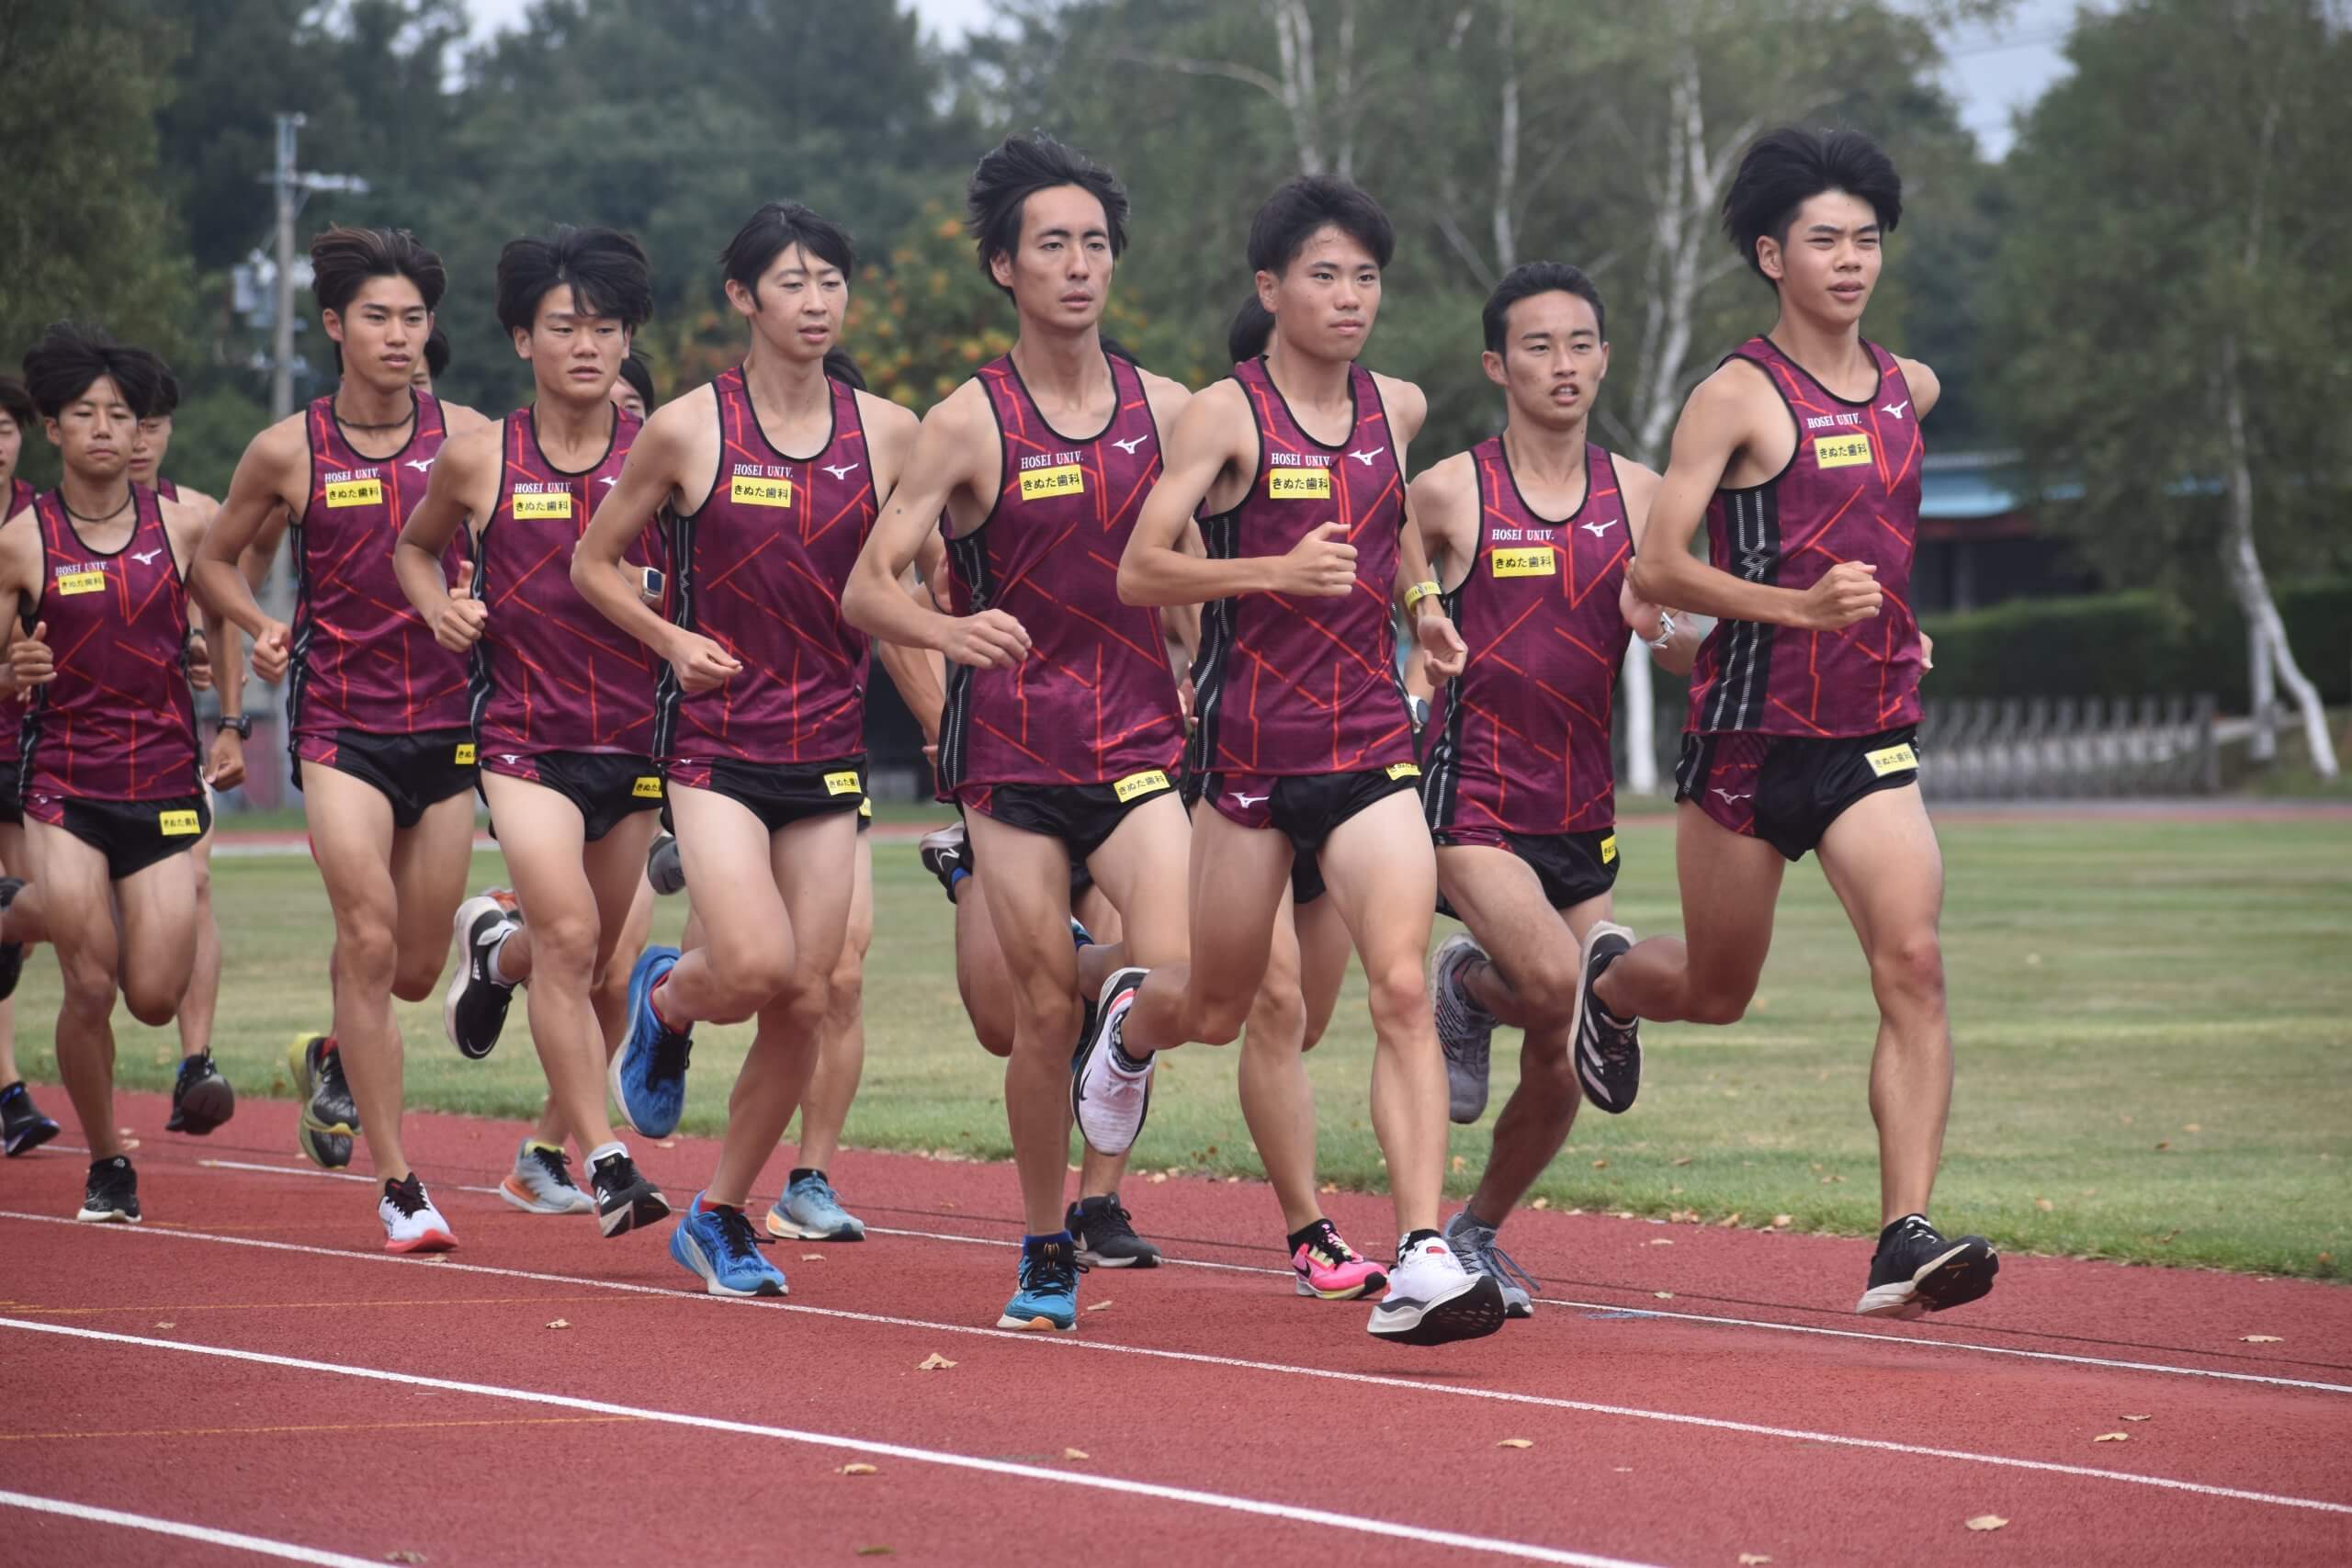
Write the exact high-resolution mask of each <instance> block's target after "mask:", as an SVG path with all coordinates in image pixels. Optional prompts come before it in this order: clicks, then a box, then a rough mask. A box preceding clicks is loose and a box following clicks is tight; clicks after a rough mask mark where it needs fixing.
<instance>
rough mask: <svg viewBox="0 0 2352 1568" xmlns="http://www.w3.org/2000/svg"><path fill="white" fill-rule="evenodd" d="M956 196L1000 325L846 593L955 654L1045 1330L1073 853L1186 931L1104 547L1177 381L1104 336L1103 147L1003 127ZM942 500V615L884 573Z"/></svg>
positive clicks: (1022, 1323) (1072, 981)
mask: <svg viewBox="0 0 2352 1568" xmlns="http://www.w3.org/2000/svg"><path fill="white" fill-rule="evenodd" d="M965 208H966V214H967V227H968V228H969V229H970V231H971V232H972V234H973V235H974V238H975V240H976V242H977V243H976V248H977V251H978V260H979V265H980V268H981V271H982V272H983V273H984V274H985V275H986V276H988V277H989V281H991V282H992V283H994V284H995V285H996V286H997V288H1000V289H1001V290H1002V291H1003V292H1004V294H1005V295H1006V297H1007V298H1009V299H1011V300H1012V303H1013V307H1014V310H1015V312H1016V313H1017V315H1018V317H1019V321H1020V327H1019V332H1018V333H1017V335H1016V337H1015V340H1014V343H1013V346H1012V352H1011V353H1010V354H1007V355H1003V356H1002V357H1001V358H999V359H997V360H995V361H993V362H991V363H989V364H988V365H985V366H982V367H980V370H979V373H978V375H977V376H975V377H973V378H972V379H970V380H968V381H967V382H965V383H964V384H963V385H962V386H960V387H958V388H957V389H956V390H955V391H953V392H951V393H950V394H949V395H948V396H947V398H946V399H945V400H943V401H942V402H941V403H940V404H939V405H938V406H937V407H936V408H934V409H933V410H932V411H931V412H930V413H928V414H927V415H925V416H924V419H923V434H922V441H921V443H920V444H919V445H918V446H917V448H916V451H915V455H914V457H913V459H912V460H911V462H910V465H909V468H908V473H907V477H906V479H905V481H904V482H903V483H902V484H901V485H900V487H899V491H897V493H895V494H894V495H893V496H892V498H891V502H890V505H889V507H888V510H887V512H886V513H884V516H883V520H882V523H881V525H879V526H878V527H877V528H876V530H875V537H874V539H873V541H872V542H871V543H869V544H868V545H867V547H866V550H865V555H864V556H863V557H861V558H860V559H859V561H858V566H857V573H856V577H855V579H854V581H853V582H852V584H851V587H850V591H849V594H848V597H847V600H846V602H845V608H846V610H847V612H848V614H849V615H850V616H851V617H852V618H853V619H854V621H855V622H856V623H857V624H858V625H860V626H864V627H865V628H866V629H867V630H869V631H871V632H872V633H873V634H874V635H875V636H876V637H882V638H884V639H885V640H888V641H890V642H895V643H899V644H901V645H905V646H910V647H921V648H926V649H936V650H937V651H938V652H940V653H941V654H943V655H944V656H945V657H946V658H947V659H948V660H951V661H952V662H953V666H954V668H953V669H952V670H951V671H950V673H949V675H948V681H947V693H946V712H945V716H944V721H943V722H942V724H941V726H940V740H939V762H940V767H939V773H940V784H941V787H942V789H943V790H944V791H945V792H947V793H949V794H951V795H953V796H954V797H955V799H956V803H957V805H958V807H960V808H961V810H962V811H963V814H964V818H965V822H966V825H967V829H968V832H969V834H970V840H969V842H970V847H971V850H972V852H973V853H974V855H975V856H976V857H977V859H978V862H979V863H981V864H982V865H984V866H985V867H986V868H987V875H986V877H985V878H984V880H983V881H982V883H981V888H980V890H981V893H982V896H983V897H984V898H985V899H986V901H987V905H988V914H989V924H990V926H991V927H992V928H993V929H994V931H995V933H996V945H997V949H998V951H999V953H1001V957H1002V963H1003V967H1004V969H1005V970H1006V972H1008V973H1009V974H1010V975H1011V976H1012V980H1013V984H1014V987H1015V988H1014V992H1013V1043H1012V1055H1010V1057H1009V1058H1008V1059H1007V1063H1006V1066H1005V1079H1004V1102H1005V1118H1006V1122H1007V1124H1008V1126H1009V1128H1010V1130H1011V1132H1012V1145H1013V1158H1014V1162H1015V1164H1016V1165H1017V1167H1018V1168H1019V1173H1020V1179H1021V1191H1022V1206H1023V1219H1024V1225H1023V1229H1024V1231H1025V1233H1026V1235H1025V1236H1024V1240H1023V1248H1022V1257H1021V1261H1020V1264H1019V1273H1018V1284H1017V1288H1016V1289H1015V1291H1014V1292H1013V1294H1012V1299H1011V1301H1010V1302H1009V1303H1007V1305H1006V1307H1005V1309H1004V1312H1003V1313H1002V1314H1001V1316H1000V1318H999V1320H998V1325H999V1326H1000V1327H1005V1328H1021V1329H1045V1330H1049V1331H1063V1332H1066V1331H1068V1330H1070V1329H1072V1328H1075V1327H1076V1326H1077V1312H1078V1269H1077V1257H1076V1245H1075V1241H1074V1238H1073V1237H1072V1236H1071V1235H1070V1232H1069V1227H1068V1223H1067V1222H1068V1215H1067V1213H1066V1211H1065V1210H1064V1207H1063V1190H1064V1182H1063V1175H1064V1171H1063V1168H1064V1164H1065V1162H1066V1161H1067V1159H1068V1158H1069V1105H1068V1099H1067V1097H1068V1094H1069V1059H1070V1054H1071V1049H1072V1046H1073V1044H1074V1043H1076V1042H1077V1041H1079V1040H1080V1026H1081V1022H1082V1010H1081V1008H1080V1001H1079V996H1078V976H1077V955H1076V953H1074V951H1073V949H1072V944H1071V941H1070V897H1069V892H1070V870H1071V866H1072V865H1073V863H1083V864H1084V865H1085V866H1086V868H1087V870H1088V871H1089V872H1090V873H1091V874H1092V876H1093V878H1094V881H1095V883H1096V884H1097V885H1098V886H1100V887H1101V888H1102V889H1103V893H1104V894H1105V895H1106V896H1107V897H1108V898H1109V899H1110V902H1111V904H1112V906H1113V907H1114V908H1116V909H1117V910H1118V911H1119V915H1120V919H1121V925H1122V932H1121V934H1122V936H1123V938H1124V940H1125V944H1126V946H1127V948H1128V950H1129V951H1130V952H1132V953H1138V954H1141V955H1142V956H1143V957H1145V958H1147V959H1148V960H1150V961H1151V962H1155V963H1176V962H1181V961H1182V958H1183V956H1184V953H1185V946H1184V941H1185V938H1184V928H1185V920H1186V917H1185V905H1186V884H1185V878H1184V866H1185V860H1186V856H1187V852H1188V849H1187V846H1188V844H1189V842H1190V840H1191V829H1190V826H1189V824H1188V823H1187V821H1186V819H1185V816H1184V808H1183V804H1182V800H1181V799H1180V798H1179V796H1178V795H1177V792H1176V789H1175V784H1174V780H1173V779H1172V778H1171V777H1170V770H1172V769H1173V768H1174V767H1175V766H1176V762H1177V757H1178V753H1179V751H1180V750H1181V747H1182V735H1183V720H1182V715H1181V713H1180V710H1179V705H1178V701H1177V694H1176V682H1175V680H1174V677H1173V676H1172V674H1171V673H1170V670H1169V665H1168V659H1167V654H1166V649H1165V643H1164V641H1163V636H1164V634H1163V629H1162V626H1161V625H1160V621H1159V617H1158V616H1156V615H1153V614H1152V613H1150V612H1148V611H1141V610H1136V609H1133V608H1130V607H1128V606H1126V605H1124V604H1121V603H1120V602H1119V598H1118V592H1117V581H1116V563H1117V560H1118V557H1119V553H1120V551H1121V550H1122V549H1123V548H1124V547H1125V542H1126V539H1127V536H1128V534H1129V533H1130V532H1131V531H1132V529H1133V528H1134V526H1135V521H1136V511H1137V508H1138V507H1139V506H1140V505H1141V503H1142V500H1143V498H1144V496H1145V495H1146V494H1147V493H1148V491H1150V488H1151V485H1152V481H1153V479H1155V478H1156V477H1157V476H1158V474H1159V467H1160V452H1159V434H1160V432H1161V431H1163V430H1166V429H1169V428H1170V427H1171V426H1172V424H1173V423H1174V421H1175V420H1176V418H1177V416H1178V415H1179V414H1180V413H1181V412H1182V409H1183V407H1184V405H1185V403H1186V401H1187V400H1188V399H1189V394H1188V393H1187V392H1186V391H1185V390H1184V389H1183V388H1182V387H1181V386H1179V385H1178V384H1177V383H1175V382H1173V381H1170V380H1168V379H1167V378H1164V377H1159V376H1154V375H1152V374H1150V373H1149V372H1148V371H1145V370H1143V369H1142V368H1140V367H1137V366H1136V365H1134V364H1133V363H1131V362H1130V361H1128V360H1125V359H1122V358H1119V357H1118V356H1116V355H1112V354H1110V353H1108V352H1107V351H1105V349H1104V348H1103V340H1102V333H1101V330H1100V329H1101V321H1102V317H1103V307H1104V304H1105V302H1106V300H1107V299H1108V295H1109V291H1110V285H1111V278H1112V272H1113V269H1114V266H1115V265H1116V263H1117V261H1118V257H1119V255H1120V253H1121V252H1123V251H1124V250H1125V248H1126V219H1127V197H1126V193H1125V190H1123V189H1122V188H1121V187H1120V186H1119V184H1118V182H1117V180H1116V179H1114V177H1113V176H1112V175H1110V173H1109V172H1108V171H1106V170H1104V169H1102V168H1100V167H1098V166H1096V165H1095V164H1091V163H1090V162H1088V161H1087V160H1086V159H1085V158H1084V157H1083V156H1081V155H1080V154H1079V153H1078V152H1073V151H1072V150H1071V149H1069V148H1068V147H1065V146H1063V145H1061V144H1060V143H1059V142H1057V141H1052V140H1051V139H1050V138H1046V137H1044V136H1035V137H1019V136H1016V137H1010V138H1007V139H1006V140H1005V141H1002V142H1001V143H1000V144H998V146H997V147H995V148H994V149H993V150H991V151H990V152H989V153H988V154H987V155H986V156H985V157H983V158H982V159H981V160H980V162H979V165H978V168H977V169H975V170H974V171H973V174H972V178H971V182H970V184H969V186H968V187H967V190H966V193H965ZM1071 432H1080V433H1083V434H1069V433H1071ZM942 513H945V516H946V528H947V534H948V547H947V558H948V569H949V571H948V575H949V579H950V581H951V583H952V587H953V603H954V604H955V607H956V614H954V615H943V614H941V613H940V612H939V611H938V610H937V609H936V608H935V607H933V606H932V605H930V604H926V603H924V602H922V600H920V599H918V598H917V597H915V596H912V595H910V594H909V593H907V592H905V590H904V588H903V586H902V582H901V580H902V578H903V577H904V574H905V573H906V571H907V570H908V568H909V567H910V566H911V565H913V564H914V560H915V558H916V555H917V554H918V552H919V551H920V550H921V549H922V545H923V541H924V539H925V537H926V536H928V535H929V534H930V533H931V532H932V531H933V528H934V527H935V526H937V525H938V524H939V519H940V518H941V515H942ZM1105 1152H1106V1153H1110V1154H1124V1153H1125V1147H1124V1146H1122V1147H1120V1148H1116V1149H1110V1150H1106V1151H1105Z"/></svg>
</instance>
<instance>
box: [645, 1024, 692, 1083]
mask: <svg viewBox="0 0 2352 1568" xmlns="http://www.w3.org/2000/svg"><path fill="white" fill-rule="evenodd" d="M694 1050H695V1037H694V1036H693V1035H691V1034H673V1033H672V1032H670V1031H669V1030H668V1029H667V1028H664V1029H663V1030H662V1032H661V1033H660V1034H659V1035H657V1036H656V1037H655V1038H654V1041H653V1067H652V1070H651V1071H650V1073H648V1074H647V1075H646V1076H647V1077H654V1078H682V1077H685V1076H686V1063H687V1061H688V1059H689V1058H691V1057H692V1056H693V1055H694Z"/></svg>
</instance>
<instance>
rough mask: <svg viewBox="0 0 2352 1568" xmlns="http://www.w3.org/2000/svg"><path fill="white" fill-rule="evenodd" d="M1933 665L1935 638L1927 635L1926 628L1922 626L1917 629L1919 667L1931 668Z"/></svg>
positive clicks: (1934, 659) (1934, 663)
mask: <svg viewBox="0 0 2352 1568" xmlns="http://www.w3.org/2000/svg"><path fill="white" fill-rule="evenodd" d="M1935 667H1936V639H1935V638H1934V637H1929V636H1928V633H1927V628H1926V627H1924V626H1923V627H1921V628H1920V631H1919V668H1920V669H1922V670H1933V669H1934V668H1935Z"/></svg>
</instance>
